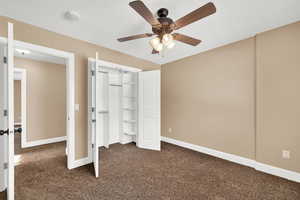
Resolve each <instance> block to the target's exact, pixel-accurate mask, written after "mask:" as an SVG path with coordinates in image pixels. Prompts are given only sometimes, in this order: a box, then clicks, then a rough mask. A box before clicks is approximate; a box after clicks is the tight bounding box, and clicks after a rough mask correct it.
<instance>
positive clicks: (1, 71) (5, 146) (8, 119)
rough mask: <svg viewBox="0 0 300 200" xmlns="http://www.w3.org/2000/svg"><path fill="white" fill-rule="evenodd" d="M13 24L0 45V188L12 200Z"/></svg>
mask: <svg viewBox="0 0 300 200" xmlns="http://www.w3.org/2000/svg"><path fill="white" fill-rule="evenodd" d="M13 42H14V40H13V24H11V23H8V40H7V44H1V45H0V48H1V50H0V56H1V61H0V62H1V65H0V97H1V100H0V130H1V134H0V179H1V180H0V190H1V191H3V190H5V189H6V192H7V199H8V200H14V99H13V98H14V85H13V84H14V55H13V53H14V51H13Z"/></svg>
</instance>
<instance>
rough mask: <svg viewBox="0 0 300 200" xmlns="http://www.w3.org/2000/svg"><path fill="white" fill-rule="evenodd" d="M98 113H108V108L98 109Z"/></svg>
mask: <svg viewBox="0 0 300 200" xmlns="http://www.w3.org/2000/svg"><path fill="white" fill-rule="evenodd" d="M98 113H99V114H106V113H108V110H100V111H98Z"/></svg>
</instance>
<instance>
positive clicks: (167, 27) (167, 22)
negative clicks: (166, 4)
mask: <svg viewBox="0 0 300 200" xmlns="http://www.w3.org/2000/svg"><path fill="white" fill-rule="evenodd" d="M168 14H169V11H168V9H166V8H161V9H159V10H158V11H157V15H158V17H159V18H157V20H158V21H159V22H160V24H161V25H162V26H161V27H152V31H153V33H155V34H157V35H159V36H162V35H163V34H165V33H172V32H173V30H174V28H175V24H174V21H173V20H172V19H171V18H169V17H167V16H168Z"/></svg>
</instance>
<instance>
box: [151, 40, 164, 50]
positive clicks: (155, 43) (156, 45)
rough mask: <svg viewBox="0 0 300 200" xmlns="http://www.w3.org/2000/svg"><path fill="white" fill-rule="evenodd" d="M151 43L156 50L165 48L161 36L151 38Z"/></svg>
mask: <svg viewBox="0 0 300 200" xmlns="http://www.w3.org/2000/svg"><path fill="white" fill-rule="evenodd" d="M150 45H151V47H152V48H153V49H155V50H156V51H161V50H162V49H163V44H162V43H161V42H160V39H159V37H155V38H153V39H152V40H150Z"/></svg>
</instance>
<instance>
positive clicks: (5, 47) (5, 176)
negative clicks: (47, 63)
mask: <svg viewBox="0 0 300 200" xmlns="http://www.w3.org/2000/svg"><path fill="white" fill-rule="evenodd" d="M0 43H1V44H2V45H1V52H0V54H1V60H2V61H4V62H1V65H3V66H1V70H2V69H3V70H4V71H1V73H0V74H1V85H0V86H1V91H0V92H1V96H3V97H5V98H3V99H4V101H5V102H2V101H1V102H0V104H1V105H0V108H1V113H4V115H3V116H1V120H0V121H1V122H0V125H1V136H0V137H1V138H0V142H1V145H0V147H1V149H0V164H1V163H2V164H3V165H2V166H6V167H4V168H1V169H0V176H1V178H0V189H1V191H3V190H7V194H8V196H7V199H9V200H13V199H14V193H15V192H14V190H15V189H14V177H15V174H14V115H13V114H14V112H13V110H14V105H13V97H14V94H13V91H14V89H13V88H14V87H13V86H14V81H13V76H14V73H13V71H14V51H15V49H23V50H28V51H35V52H39V53H43V54H47V55H52V56H57V57H59V58H62V59H64V60H65V65H66V82H65V83H66V113H67V114H66V116H65V119H64V121H65V124H66V136H67V149H66V152H67V168H68V169H72V168H75V167H76V165H75V164H76V163H75V63H74V62H75V59H74V54H73V53H69V52H64V51H60V50H56V49H51V48H47V47H44V46H39V45H34V44H30V43H26V42H21V41H17V40H14V38H13V24H11V23H8V37H7V38H4V37H0ZM2 76H3V77H2ZM2 83H4V84H2ZM2 131H3V134H2Z"/></svg>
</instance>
